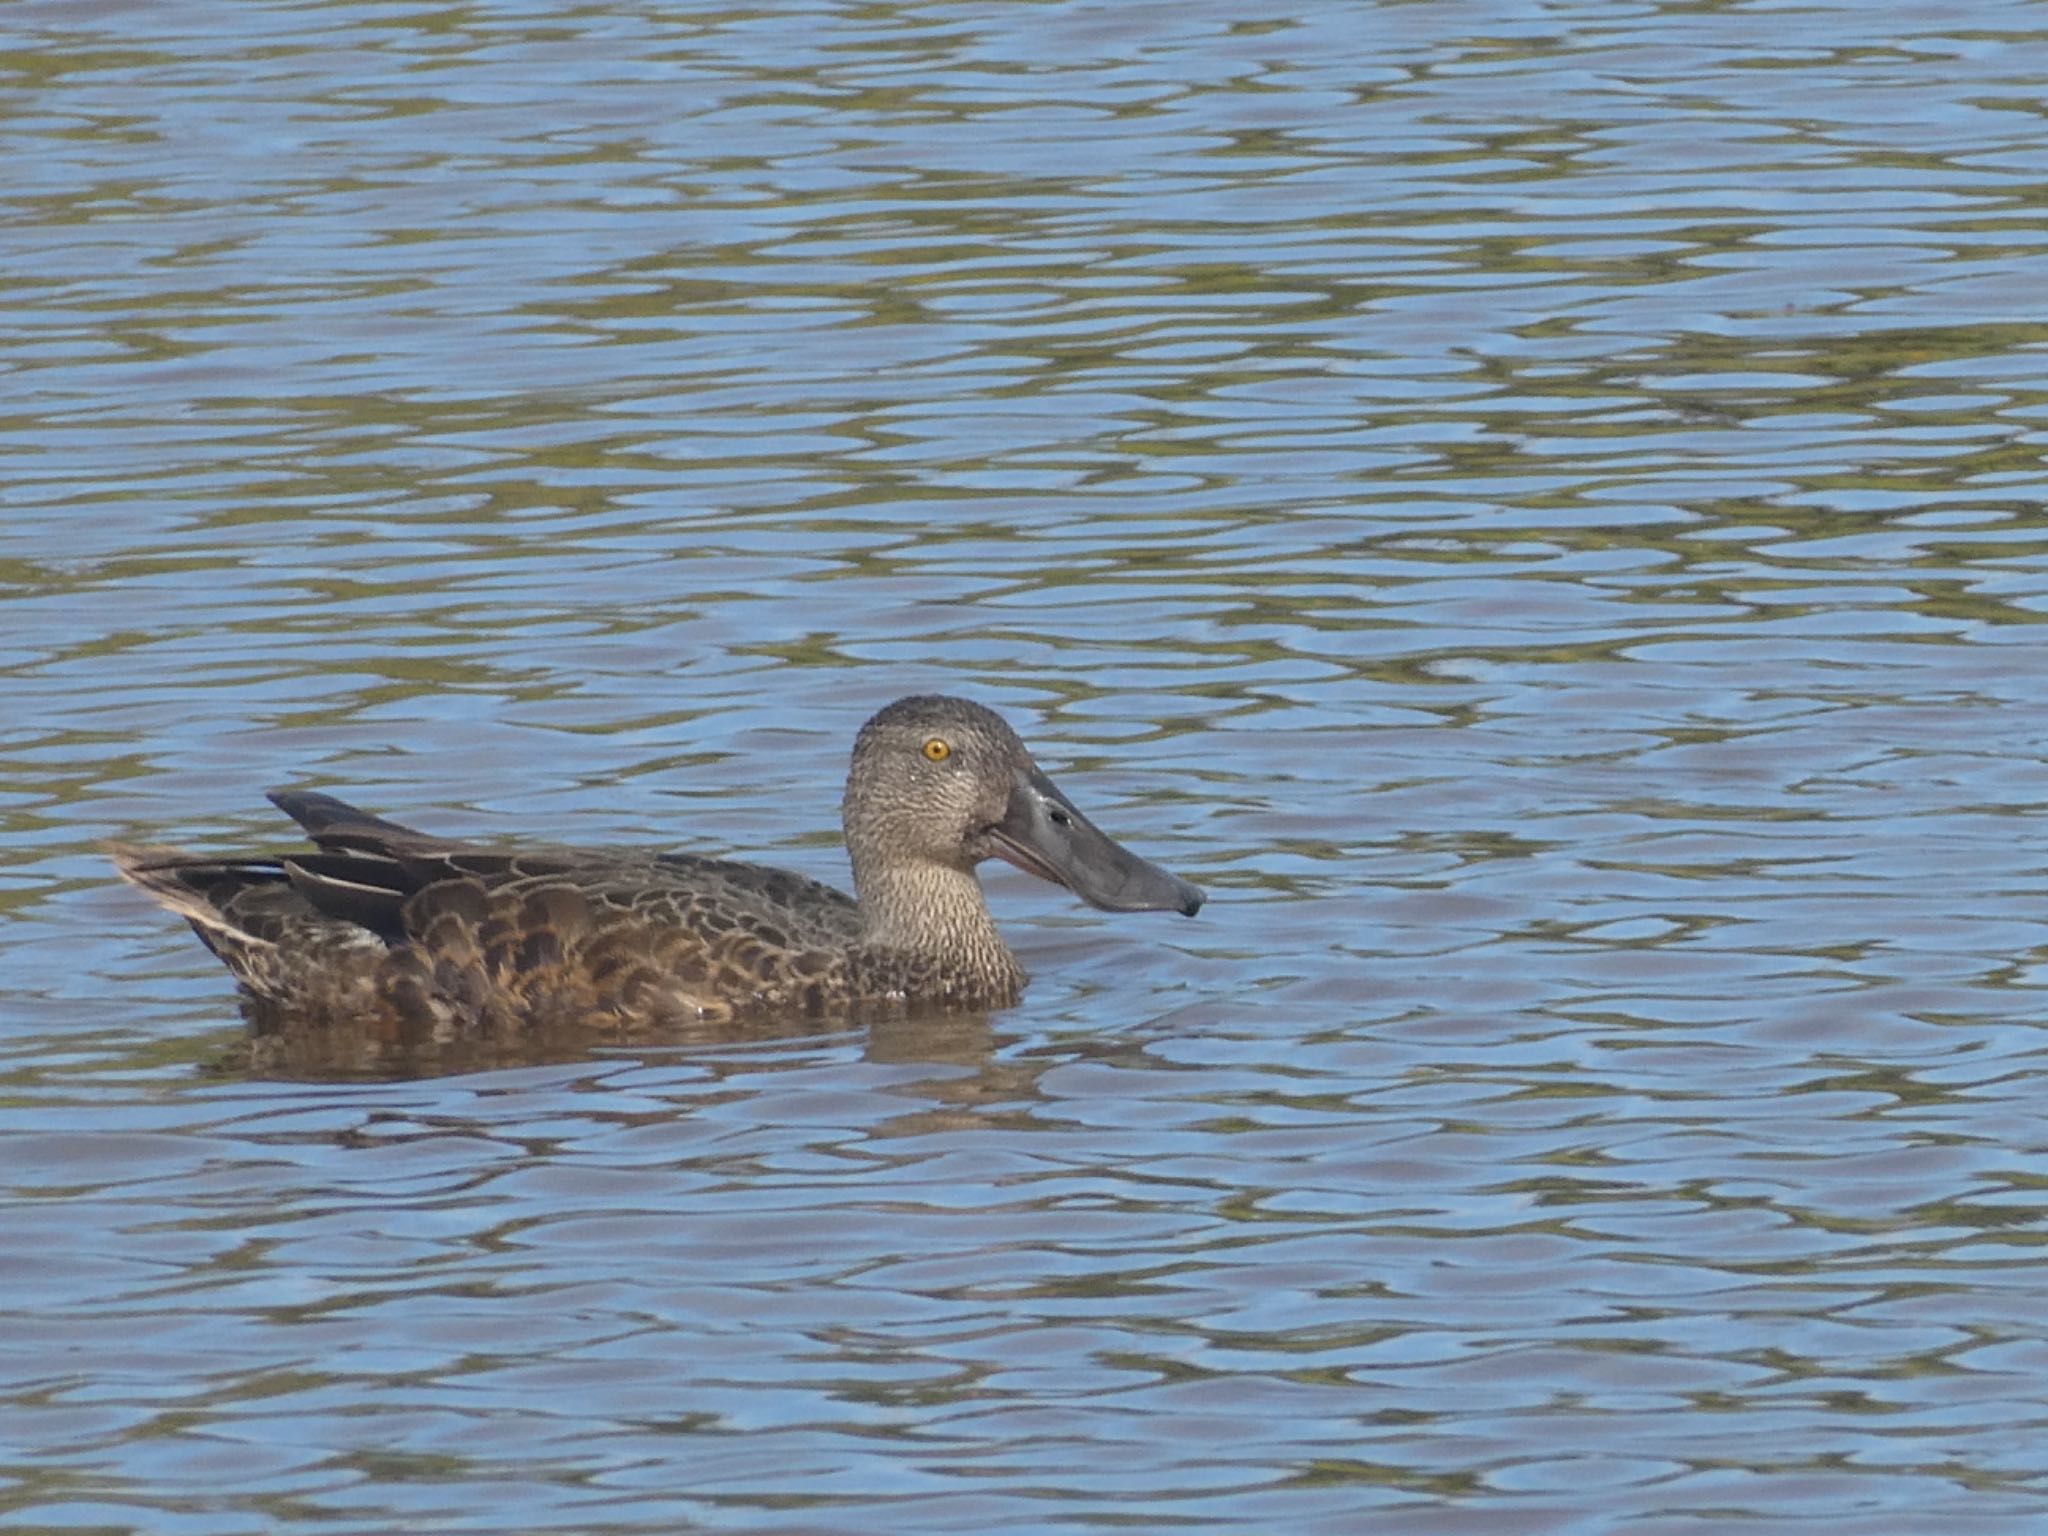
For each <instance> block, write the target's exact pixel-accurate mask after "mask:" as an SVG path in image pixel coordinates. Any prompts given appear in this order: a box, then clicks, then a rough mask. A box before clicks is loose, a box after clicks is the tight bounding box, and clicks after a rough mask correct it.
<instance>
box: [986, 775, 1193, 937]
mask: <svg viewBox="0 0 2048 1536" xmlns="http://www.w3.org/2000/svg"><path fill="white" fill-rule="evenodd" d="M989 836H990V838H991V840H992V841H993V842H994V844H995V851H996V852H997V853H998V854H1000V855H1001V856H1002V857H1003V858H1006V859H1008V860H1009V861H1010V862H1011V863H1012V864H1014V865H1016V866H1017V867H1018V868H1019V869H1021V870H1025V871H1026V872H1028V873H1030V874H1034V875H1036V876H1038V878H1039V879H1041V880H1050V881H1052V883H1053V884H1054V885H1064V886H1065V887H1066V888H1067V889H1068V890H1070V891H1072V892H1073V893H1074V894H1075V895H1076V896H1078V897H1080V898H1081V899H1082V900H1083V901H1085V902H1087V903H1088V904H1089V905H1091V906H1096V907H1101V908H1102V909H1103V910H1104V911H1106V912H1179V913H1181V914H1182V915H1183V916H1186V917H1193V916H1194V915H1195V914H1196V913H1197V912H1199V911H1200V910H1201V909H1202V902H1203V900H1204V898H1203V895H1202V892H1201V889H1200V888H1199V887H1198V886H1193V885H1189V884H1188V883H1187V881H1185V880H1183V879H1181V878H1180V877H1179V876H1178V875H1170V874H1168V873H1167V872H1166V871H1165V870H1163V869H1161V868H1160V867H1159V866H1158V865H1157V864H1153V863H1151V862H1149V861H1148V860H1145V859H1141V858H1139V857H1138V856H1137V855H1136V854H1135V853H1133V852H1131V850H1130V849H1128V848H1126V847H1124V846H1123V845H1122V844H1121V843H1117V842H1115V841H1113V840H1111V839H1110V838H1109V837H1108V836H1107V835H1106V834H1105V833H1104V832H1103V831H1102V830H1101V829H1100V828H1098V827H1097V826H1096V825H1095V823H1094V822H1092V821H1090V820H1089V819H1088V818H1087V817H1086V816H1083V815H1082V814H1081V813H1080V812H1079V811H1078V810H1076V809H1075V808H1074V802H1073V801H1071V800H1069V799H1068V798H1067V797H1066V796H1065V795H1063V794H1061V793H1060V791H1059V788H1058V786H1057V785H1055V784H1054V783H1053V781H1052V780H1051V779H1049V778H1047V777H1046V776H1045V775H1044V774H1043V773H1041V772H1039V771H1038V770H1037V769H1036V768H1032V769H1030V770H1028V771H1026V772H1022V773H1019V774H1018V776H1017V783H1016V787H1015V788H1013V789H1012V790H1011V791H1010V806H1009V810H1008V811H1007V812H1006V813H1005V814H1004V816H1003V819H1002V820H1001V821H1000V822H998V823H997V824H996V825H995V826H994V827H991V828H990V829H989Z"/></svg>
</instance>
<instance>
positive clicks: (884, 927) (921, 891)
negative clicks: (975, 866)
mask: <svg viewBox="0 0 2048 1536" xmlns="http://www.w3.org/2000/svg"><path fill="white" fill-rule="evenodd" d="M853 888H854V891H855V892H856V894H858V896H859V897H860V909H861V917H862V920H863V923H864V925H865V929H866V937H867V940H868V942H869V943H871V944H879V945H883V946H886V947H887V948H890V949H901V950H907V951H909V952H910V953H912V954H916V955H922V956H928V957H930V958H932V959H935V960H939V961H942V962H944V963H945V964H946V965H947V966H948V967H949V968H957V969H958V970H960V971H961V972H963V973H964V974H966V975H968V976H975V977H981V978H984V979H986V980H987V981H990V982H996V983H1001V984H1003V985H1017V984H1021V983H1022V981H1023V979H1024V971H1023V968H1022V967H1021V966H1019V965H1018V964H1017V960H1016V957H1015V956H1013V955H1012V954H1011V953H1010V950H1009V946H1008V945H1006V944H1004V943H1003V937H1002V935H1001V934H1000V933H998V932H997V931H996V924H995V919H994V918H992V917H990V916H989V912H988V903H987V902H986V901H984V900H983V899H982V895H981V882H980V881H979V880H977V879H975V878H974V871H973V870H971V869H955V868H952V867H950V866H948V865H944V864H934V863H917V864H900V863H882V862H880V861H872V860H866V859H858V858H856V859H855V860H854V861H853Z"/></svg>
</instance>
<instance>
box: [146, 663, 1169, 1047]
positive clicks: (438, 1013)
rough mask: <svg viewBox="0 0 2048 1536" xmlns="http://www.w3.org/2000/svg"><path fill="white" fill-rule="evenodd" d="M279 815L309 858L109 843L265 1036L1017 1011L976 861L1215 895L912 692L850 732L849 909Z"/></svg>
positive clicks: (671, 874)
mask: <svg viewBox="0 0 2048 1536" xmlns="http://www.w3.org/2000/svg"><path fill="white" fill-rule="evenodd" d="M270 799H271V800H272V802H273V803H275V804H276V805H277V807H278V808H279V809H280V810H282V811H283V812H284V813H285V814H286V815H288V816H290V817H291V818H292V819H293V820H294V821H296V822H297V823H298V824H299V825H300V826H301V827H303V828H304V829H305V830H306V832H307V834H308V835H309V836H310V837H311V838H312V841H313V843H314V845H315V846H314V848H313V849H312V850H308V851H305V852H300V853H288V854H283V855H280V856H272V857H261V858H241V859H216V858H207V857H204V856H200V855H195V854H190V853H186V852H183V851H181V850H179V849H175V848H160V847H139V846H117V847H115V848H114V849H113V850H112V853H113V857H114V862H115V865H116V867H117V868H118V869H119V870H120V872H121V874H122V875H123V876H125V877H126V878H127V879H128V880H130V881H132V882H133V883H134V884H136V885H138V886H140V887H141V888H142V889H143V890H145V891H147V892H149V893H150V895H152V896H154V897H155V898H156V899H157V900H158V901H160V902H162V903H163V904H164V905H165V906H167V907H169V908H170V909H171V910H172V911H173V912H176V913H177V914H179V915H180V916H181V917H183V918H184V919H185V920H186V921H187V922H189V923H190V924H191V925H192V927H193V929H194V930H195V931H196V932H197V933H198V935H199V937H200V939H201V940H202V941H203V942H204V943H205V944H206V946H207V948H209V949H211V950H212V951H213V952H214V954H216V955H218V956H219V957H220V958H221V960H222V961H224V962H225V963H226V965H227V968H228V970H229V971H230V972H232V973H233V975H234V977H235V980H236V981H237V982H238V983H240V991H241V995H242V1000H243V1011H244V1012H245V1014H247V1016H248V1018H249V1020H250V1022H251V1024H252V1025H253V1026H254V1027H255V1028H256V1030H257V1032H258V1034H264V1033H276V1032H280V1031H284V1030H288V1029H292V1028H294V1027H299V1026H302V1025H309V1024H310V1025H318V1024H321V1023H337V1024H350V1025H355V1026H368V1027H371V1028H373V1029H375V1028H385V1029H389V1030H393V1031H400V1030H406V1031H419V1030H422V1029H424V1030H427V1031H430V1032H434V1033H446V1032H448V1031H451V1030H453V1031H477V1030H506V1029H514V1030H516V1029H519V1028H522V1027H535V1028H557V1029H558V1028H561V1027H563V1025H564V1024H565V1023H570V1022H580V1023H584V1024H588V1025H591V1026H596V1027H599V1028H610V1029H614V1030H616V1029H620V1028H629V1027H637V1026H653V1027H659V1026H661V1025H663V1024H667V1023H682V1022H687V1021H692V1020H700V1019H731V1018H752V1017H771V1016H781V1017H788V1016H804V1017H811V1018H818V1019H830V1018H845V1019H857V1018H860V1017H864V1016H876V1015H884V1014H893V1013H902V1012H906V1011H911V1010H915V1009H926V1008H930V1009H978V1008H995V1007H1003V1006H1007V1005H1008V1004H1010V1003H1012V1002H1014V1001H1016V999H1017V997H1018V994H1019V992H1020V991H1021V989H1022V987H1023V985H1024V981H1025V976H1024V970H1023V968H1022V967H1021V966H1020V965H1019V964H1018V963H1017V959H1016V957H1015V956H1014V955H1012V954H1011V953H1010V950H1009V948H1008V946H1007V945H1005V944H1004V943H1003V940H1002V937H1001V935H1000V934H998V933H997V931H996V926H995V923H994V921H993V919H991V917H990V916H989V911H988V907H987V904H986V903H985V902H984V901H983V899H982V891H981V882H980V881H979V879H977V878H976V875H975V866H977V865H978V864H980V863H981V862H982V861H983V860H985V859H988V858H991V857H994V858H1003V859H1007V860H1009V861H1010V862H1011V863H1013V864H1016V865H1018V866H1020V867H1021V868H1023V869H1025V870H1028V871H1029V872H1030V873H1032V874H1034V875H1037V876H1040V877H1041V878H1043V879H1046V880H1050V881H1052V882H1054V883H1055V884H1058V885H1063V886H1065V887H1067V888H1068V889H1069V890H1071V891H1073V892H1074V894H1075V895H1077V896H1079V897H1080V898H1081V899H1082V900H1083V901H1086V902H1088V903H1090V904H1091V905H1093V906H1097V907H1100V908H1102V909H1104V910H1106V911H1111V912H1135V911H1163V910H1167V909H1171V910H1174V911H1177V912H1181V913H1183V914H1185V915H1187V916H1189V917H1192V916H1194V914H1195V912H1196V911H1197V910H1198V909H1199V908H1200V907H1201V905H1202V901H1203V895H1202V892H1201V891H1200V890H1198V889H1197V888H1196V887H1194V886H1192V885H1190V884H1188V883H1187V882H1186V881H1185V880H1182V879H1179V878H1178V877H1176V876H1174V875H1171V874H1168V873H1167V872H1166V871H1165V870H1163V869H1161V868H1159V867H1158V866H1157V865H1155V864H1151V863H1148V862H1146V861H1145V860H1144V859H1141V858H1139V857H1138V856H1137V855H1136V854H1134V853H1131V852H1130V851H1129V850H1127V849H1125V848H1123V847H1121V846H1120V845H1118V844H1117V843H1115V842H1113V841H1111V840H1110V838H1109V837H1107V836H1106V835H1104V834H1103V833H1102V832H1101V831H1100V830H1098V829H1097V828H1096V826H1095V825H1094V823H1092V822H1090V821H1089V820H1088V818H1087V817H1085V816H1083V815H1082V814H1081V812H1080V811H1079V810H1077V809H1076V808H1075V807H1074V803H1073V802H1072V801H1071V800H1069V799H1068V798H1067V797H1066V796H1065V795H1064V794H1062V793H1061V792H1060V790H1059V789H1058V788H1057V787H1056V786H1055V785H1054V784H1053V782H1052V780H1051V779H1049V778H1047V777H1046V775H1045V774H1044V772H1042V771H1041V770H1040V769H1039V767H1038V765H1037V764H1036V763H1034V762H1033V761H1032V760H1031V754H1030V753H1029V752H1028V751H1027V750H1026V749H1025V747H1024V743H1023V742H1022V741H1021V740H1019V739H1018V737H1017V734H1016V732H1014V731H1013V730H1011V729H1010V727H1009V726H1008V725H1007V724H1005V723H1004V721H1003V719H1002V717H1001V716H999V715H997V714H996V713H995V712H994V711H992V710H989V709H986V708H984V707H982V706H981V705H979V704H974V703H970V702H969V701H967V700H965V699H956V698H945V697H939V696H933V695H920V696H916V697H912V698H906V699H898V700H897V701H896V702H895V703H893V704H891V705H889V706H888V707H887V708H886V709H884V710H882V711H881V712H880V713H879V714H877V715H875V716H874V718H873V719H871V720H869V721H868V722H867V724H866V725H864V726H862V727H861V730H860V735H859V737H858V738H857V739H856V740H855V742H854V747H853V761H852V765H851V767H850V768H849V769H848V772H847V776H846V793H845V798H844V800H843V802H842V805H841V814H842V820H843V823H844V827H845V833H846V850H847V854H848V856H849V858H850V860H851V862H852V865H853V885H854V891H855V892H856V895H854V896H847V895H846V894H844V893H843V892H841V891H837V890H835V889H833V888H832V887H831V886H828V885H822V884H820V883H819V882H817V881H815V880H810V879H806V878H805V877H803V876H802V875H797V874H792V873H790V872H789V871H787V870H781V869H772V868H767V867H765V866H762V865H758V864H741V863H734V862H731V861H728V860H724V859H708V858H699V857H697V856H696V855H693V854H685V853H657V852H649V851H643V850H627V849H581V848H558V847H537V848H531V849H515V850H499V849H494V848H489V847H478V846H475V845H471V844H465V843H461V842H456V841H452V840H448V839H444V838H437V837H433V836H430V835H428V834H425V833H421V832H415V831H413V830H412V829H410V828H408V827H403V826H400V825H398V824H397V823H395V822H390V821H385V820H383V819H381V818H379V817H376V816H372V815H370V814H369V813H367V812H365V811H360V810H357V809H356V808H355V807H353V806H351V805H348V804H346V803H344V802H343V801H340V800H337V799H335V798H334V797H333V796H331V795H323V794H316V793H313V792H310V791H304V790H278V791H275V792H273V793H272V794H271V796H270Z"/></svg>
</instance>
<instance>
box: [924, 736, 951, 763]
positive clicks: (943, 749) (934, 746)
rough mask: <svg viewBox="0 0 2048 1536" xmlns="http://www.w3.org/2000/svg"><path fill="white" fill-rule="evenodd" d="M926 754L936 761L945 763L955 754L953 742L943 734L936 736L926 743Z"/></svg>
mask: <svg viewBox="0 0 2048 1536" xmlns="http://www.w3.org/2000/svg"><path fill="white" fill-rule="evenodd" d="M924 755H925V756H926V757H928V758H930V759H931V760H932V761H933V762H935V763H943V762H944V761H945V760H946V759H947V758H949V757H951V756H952V755H953V744H952V743H951V742H949V741H947V740H946V738H945V737H943V736H934V737H933V738H932V739H931V740H930V741H928V742H926V743H925V744H924Z"/></svg>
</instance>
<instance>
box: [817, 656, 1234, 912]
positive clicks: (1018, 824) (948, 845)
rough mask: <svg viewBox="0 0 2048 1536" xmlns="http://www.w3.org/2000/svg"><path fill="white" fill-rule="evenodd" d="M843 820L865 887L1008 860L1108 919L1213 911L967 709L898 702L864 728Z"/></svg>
mask: <svg viewBox="0 0 2048 1536" xmlns="http://www.w3.org/2000/svg"><path fill="white" fill-rule="evenodd" d="M843 812H844V815H845V820H846V846H847V851H848V853H849V854H850V855H851V856H852V859H853V866H854V875H855V878H856V880H857V881H864V879H865V877H866V876H867V875H869V874H870V873H878V872H880V871H881V870H883V869H892V868H893V869H901V868H906V867H911V866H916V865H927V866H928V865H940V866H943V867H946V868H950V869H958V870H966V871H972V870H973V868H974V866H975V865H977V864H979V863H981V861H982V860H984V859H988V858H1001V859H1008V860H1009V861H1010V862H1011V863H1012V864H1015V865H1016V866H1017V867H1018V868H1020V869H1023V870H1028V871H1029V872H1030V873H1032V874H1034V875H1037V876H1038V877H1039V878H1040V879H1043V880H1050V881H1052V882H1053V883H1054V884H1055V885H1063V886H1065V887H1066V888H1067V889H1068V890H1070V891H1072V892H1073V893H1074V894H1075V895H1076V896H1079V897H1080V898H1081V899H1082V900H1083V901H1085V902H1088V903H1089V904H1090V905H1092V906H1097V907H1101V908H1103V909H1104V910H1105V911H1110V912H1150V911H1169V910H1170V911H1174V912H1179V913H1182V914H1184V915H1185V916H1188V917H1193V916H1194V915H1195V913H1196V912H1197V911H1199V910H1200V909H1201V905H1202V901H1203V896H1202V892H1201V891H1200V889H1198V888H1197V887H1195V886H1192V885H1190V884H1188V882H1187V881H1185V880H1182V879H1180V878H1179V877H1178V876H1176V875H1171V874H1168V873H1167V872H1166V871H1165V870H1163V869H1161V868H1160V867H1159V866H1158V865H1156V864H1152V863H1149V862H1147V861H1146V860H1144V859H1141V858H1139V857H1138V856H1137V855H1136V854H1135V853H1132V852H1131V851H1130V850H1129V849H1128V848H1125V847H1123V846H1122V845H1120V844H1118V843H1116V842H1114V841H1112V840H1111V839H1110V838H1109V837H1108V835H1107V834H1105V833H1104V832H1102V831H1101V830H1100V829H1099V828H1098V827H1097V826H1096V825H1095V823H1093V822H1092V821H1090V820H1089V819H1088V818H1087V817H1086V816H1083V815H1082V814H1081V813H1080V811H1078V810H1077V809H1075V807H1074V802H1073V801H1071V800H1069V799H1068V798H1067V797H1066V796H1065V795H1064V794H1062V793H1061V792H1060V790H1059V787H1058V786H1057V785H1055V784H1054V783H1053V781H1052V780H1051V779H1049V778H1047V777H1046V775H1045V773H1044V771H1043V770H1042V769H1040V768H1039V766H1038V764H1036V763H1034V762H1033V761H1032V760H1031V754H1030V753H1029V752H1027V751H1026V750H1025V748H1024V743H1023V742H1022V741H1020V740H1019V739H1018V737H1017V733H1016V732H1015V731H1013V730H1011V729H1010V727H1009V726H1008V725H1007V724H1005V723H1004V721H1003V718H1002V717H1001V716H1000V715H998V714H996V713H995V711H993V710H990V709H985V708H983V707H982V706H981V705H979V704H974V703H970V702H969V701H968V700H966V699H955V698H947V697H944V696H942V695H937V694H919V695H916V696H914V697H912V698H907V699H898V700H897V701H896V702H895V703H894V704H891V705H890V706H889V707H888V708H886V709H884V710H882V711H881V712H880V713H879V714H877V715H876V716H875V717H874V718H873V719H871V720H870V721H868V723H867V724H866V725H864V726H862V727H861V730H860V736H859V737H858V738H857V739H856V740H855V742H854V744H853V766H852V767H851V768H850V769H849V770H848V772H847V775H846V800H845V803H844V806H843Z"/></svg>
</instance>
